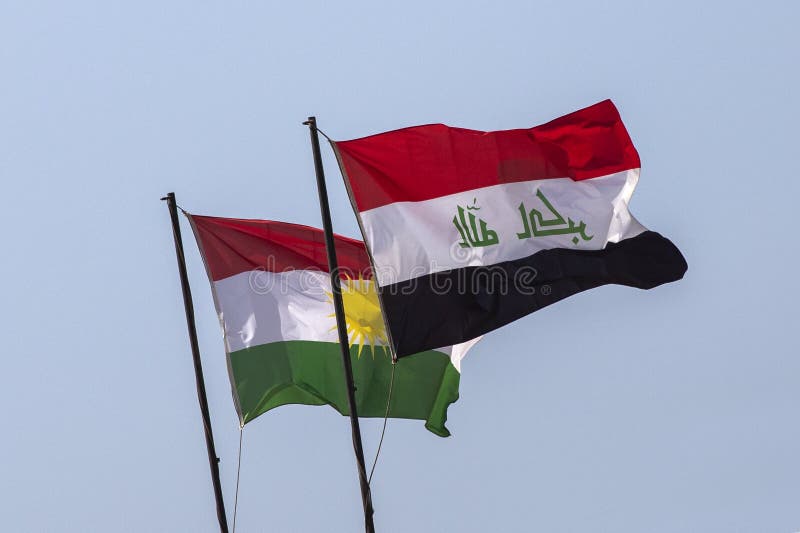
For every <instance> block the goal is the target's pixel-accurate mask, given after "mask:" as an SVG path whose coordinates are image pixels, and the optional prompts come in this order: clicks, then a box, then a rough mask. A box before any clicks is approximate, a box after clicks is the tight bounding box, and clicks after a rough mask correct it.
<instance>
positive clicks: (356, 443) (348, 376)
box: [303, 117, 375, 533]
mask: <svg viewBox="0 0 800 533" xmlns="http://www.w3.org/2000/svg"><path fill="white" fill-rule="evenodd" d="M303 125H307V126H308V131H309V133H310V135H311V150H312V152H313V154H314V170H315V172H316V174H317V192H318V193H319V209H320V212H321V214H322V227H323V229H324V230H325V249H326V250H327V252H328V268H329V269H330V272H331V292H332V293H333V309H334V313H335V314H336V325H337V327H338V330H339V346H340V347H341V349H342V364H343V366H344V379H345V385H346V387H347V404H348V407H349V408H350V430H351V433H352V435H353V450H354V451H355V454H356V461H357V463H358V480H359V482H360V483H361V502H362V503H363V505H364V527H365V529H366V531H367V533H374V532H375V525H374V524H373V521H372V515H373V513H374V511H373V509H372V494H371V493H370V488H369V481H368V479H367V469H366V467H365V466H364V448H363V447H362V445H361V429H360V427H359V424H358V412H357V410H356V396H355V390H356V387H355V384H354V383H353V365H352V363H351V361H350V341H349V337H348V335H347V323H346V321H345V316H344V304H343V303H342V287H341V280H340V279H339V264H338V262H337V260H336V248H335V246H334V240H333V224H332V223H331V210H330V206H329V205H328V190H327V187H326V186H325V170H324V169H323V168H322V155H321V154H320V150H319V135H318V134H317V119H316V117H308V120H307V121H306V122H303Z"/></svg>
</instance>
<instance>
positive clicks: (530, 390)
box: [0, 0, 800, 533]
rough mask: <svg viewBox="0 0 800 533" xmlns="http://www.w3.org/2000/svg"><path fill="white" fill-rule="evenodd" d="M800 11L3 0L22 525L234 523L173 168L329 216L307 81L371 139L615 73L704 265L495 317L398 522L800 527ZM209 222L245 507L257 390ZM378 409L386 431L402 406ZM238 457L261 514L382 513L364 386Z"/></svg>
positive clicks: (407, 426) (4, 364) (408, 479)
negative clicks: (246, 377)
mask: <svg viewBox="0 0 800 533" xmlns="http://www.w3.org/2000/svg"><path fill="white" fill-rule="evenodd" d="M381 4H383V5H381ZM798 21H800V4H798V3H797V2H791V1H786V2H769V1H767V2H740V1H725V2H721V1H719V2H660V3H655V2H638V1H637V2H633V1H630V2H621V1H617V2H596V1H595V2H565V1H540V2H523V1H520V2H465V1H460V2H430V1H428V2H417V1H411V2H402V3H392V4H384V3H375V2H371V3H367V2H361V3H352V2H321V1H320V2H280V3H279V2H205V1H203V2H196V1H193V2H189V1H171V2H164V1H160V2H99V1H98V2H85V1H73V2H55V1H53V2H41V1H34V0H25V1H21V0H20V1H11V0H5V1H4V2H2V3H0V73H1V75H2V82H1V83H0V180H2V181H1V182H0V183H2V192H1V193H0V228H1V229H0V237H1V238H2V240H1V241H0V242H1V243H2V255H1V256H0V257H1V258H2V260H0V279H2V280H3V290H2V292H3V298H2V303H3V305H2V309H0V335H2V339H3V344H2V350H0V424H1V425H0V428H2V429H0V516H1V517H2V526H0V528H1V529H2V530H3V531H14V532H17V531H20V532H27V531H68V532H72V531H75V532H89V531H97V532H112V531H113V532H117V531H131V532H141V531H159V532H160V531H164V532H183V531H186V532H195V531H197V532H201V531H208V532H211V531H214V530H215V528H216V522H215V520H216V519H215V511H214V504H213V496H212V491H211V484H210V476H209V471H208V464H207V462H206V450H205V444H204V441H203V434H202V428H201V424H200V413H199V410H198V407H197V399H196V395H195V389H194V375H193V373H192V363H191V356H190V352H189V346H188V343H187V335H186V325H185V321H184V314H183V304H182V302H181V293H180V287H179V283H178V276H177V270H176V265H175V255H174V251H173V247H172V236H171V233H170V231H171V230H170V225H169V217H168V214H167V209H166V206H165V205H164V203H163V202H160V201H159V198H160V197H161V196H163V195H164V194H165V193H167V192H169V191H175V192H176V194H177V197H178V201H179V203H180V204H181V205H183V206H184V207H185V208H186V209H188V210H190V211H192V212H195V213H198V214H208V215H218V216H231V217H243V218H248V217H250V218H271V219H277V220H286V221H291V222H298V223H304V224H310V225H315V226H319V225H320V218H319V211H318V205H317V198H316V191H315V183H314V176H313V165H312V160H311V154H310V147H309V142H308V131H307V129H306V128H305V127H303V126H301V122H302V121H303V120H304V119H305V118H306V117H307V116H308V115H310V114H315V115H316V116H317V117H318V120H319V124H320V127H321V128H322V129H323V130H324V131H326V132H327V133H328V134H329V135H331V136H332V137H334V138H338V139H347V138H352V137H359V136H363V135H367V134H371V133H376V132H379V131H384V130H388V129H394V128H398V127H403V126H409V125H414V124H420V123H430V122H444V123H446V124H449V125H453V126H461V127H467V128H474V129H482V130H491V129H507V128H520V127H529V126H533V125H536V124H539V123H542V122H546V121H548V120H551V119H553V118H555V117H557V116H560V115H562V114H565V113H568V112H571V111H574V110H576V109H578V108H581V107H584V106H587V105H590V104H593V103H595V102H597V101H599V100H603V99H605V98H612V99H613V100H614V102H615V103H616V104H617V106H618V107H619V109H620V112H621V113H622V116H623V119H624V121H625V123H626V125H627V126H628V129H629V131H630V134H631V136H632V138H633V140H634V143H635V144H636V146H637V147H638V149H639V152H640V155H641V158H642V177H641V180H640V182H639V186H638V189H637V191H636V193H635V195H634V198H633V201H632V204H631V209H632V212H633V213H634V214H635V215H636V216H637V217H638V218H639V220H640V221H642V223H644V224H645V225H647V226H648V227H650V228H651V229H654V230H656V231H659V232H661V233H663V234H664V235H666V236H668V237H669V238H671V239H672V240H673V242H675V243H676V244H677V245H678V247H679V248H680V249H681V250H682V251H683V252H684V254H685V256H686V258H687V260H688V262H689V272H688V273H687V275H686V278H685V279H684V280H683V281H681V282H679V283H675V284H671V285H668V286H663V287H660V288H657V289H655V290H652V291H638V290H635V289H630V288H625V287H604V288H600V289H597V290H593V291H590V292H587V293H583V294H580V295H578V296H575V297H572V298H570V299H568V300H566V301H564V302H562V303H559V304H557V305H554V306H552V307H549V308H547V309H545V310H543V311H540V312H538V313H535V314H534V315H531V316H529V317H526V318H524V319H522V320H519V321H518V322H516V323H514V324H512V325H510V326H507V327H505V328H503V329H502V330H499V331H496V332H494V333H492V334H490V335H488V336H487V337H486V338H485V340H484V341H483V342H481V343H480V344H479V345H478V346H477V347H476V348H475V349H474V350H473V351H472V352H470V354H469V356H468V358H467V359H466V360H465V362H464V365H463V377H462V382H461V399H460V400H459V401H458V402H457V403H456V404H454V405H453V406H452V407H451V408H450V419H449V423H448V426H449V428H450V429H451V431H452V432H453V437H451V438H448V439H441V438H438V437H436V436H434V435H433V434H431V433H429V432H428V431H426V430H425V429H424V427H423V424H422V422H418V421H399V420H391V421H390V423H389V428H388V433H387V436H386V441H385V443H384V448H383V453H382V457H381V461H380V463H379V465H378V468H377V470H376V474H375V479H374V481H373V485H374V486H373V491H374V498H375V507H376V526H377V528H378V531H380V532H381V533H384V532H402V533H405V532H443V531H444V532H449V531H453V532H465V533H466V532H489V531H503V532H517V531H520V532H527V531H542V532H548V533H557V532H575V531H592V532H613V533H622V532H665V533H673V532H703V533H710V532H794V531H797V530H800V482H799V481H800V452H798V450H800V423H798V420H800V417H798V405H800V387H798V384H799V383H800V350H799V349H798V344H799V343H798V329H800V328H799V326H800V323H798V312H797V306H796V299H797V297H798V294H799V293H800V291H798V289H800V282H799V281H798V279H799V277H798V271H797V268H798V267H797V265H798V262H800V254H798V226H797V225H796V224H797V221H798V214H797V211H798V210H797V199H798V195H800V185H798V179H799V178H800V176H798V172H799V171H798V165H797V158H798V154H800V150H798V147H797V143H798V124H800V104H799V103H798V81H800V75H798V71H799V70H800V37H798V33H797V23H798ZM323 148H325V154H324V159H325V164H326V169H327V172H328V182H329V188H330V191H331V202H332V210H333V216H334V225H335V228H336V230H337V231H338V232H340V233H343V234H345V235H349V236H357V235H358V232H357V226H356V222H355V219H354V217H353V215H352V212H351V209H350V206H349V203H348V201H347V199H346V196H345V193H344V188H343V186H342V183H341V178H340V176H339V173H338V169H337V168H336V166H335V162H334V160H333V158H332V156H331V153H330V151H329V150H328V149H327V147H326V146H323ZM183 228H184V237H185V240H186V245H187V260H188V266H189V275H190V279H191V282H192V287H193V290H194V296H195V305H196V310H197V320H198V328H199V334H200V344H201V349H202V356H203V364H204V367H205V373H206V381H207V387H208V394H209V400H210V407H211V413H212V417H213V425H214V431H215V436H216V439H217V447H218V451H219V454H220V456H221V458H222V463H221V469H222V481H223V490H224V493H225V497H226V503H227V506H228V509H229V511H232V510H233V495H234V485H235V476H236V451H237V445H238V426H237V419H236V415H235V411H234V407H233V402H232V400H231V394H230V388H229V382H228V377H227V373H226V368H225V362H224V354H223V344H222V338H221V333H220V330H219V326H218V322H217V319H216V316H215V313H214V309H213V303H212V300H211V294H210V291H209V288H208V282H207V279H206V277H205V273H204V271H203V268H202V265H201V262H200V258H199V255H198V253H197V249H196V246H195V244H194V242H193V239H192V237H191V235H190V234H189V233H188V226H187V225H186V224H185V223H184V226H183ZM362 428H363V435H364V442H365V448H366V454H367V456H368V459H371V458H372V455H373V454H374V451H375V448H376V445H377V440H378V436H379V433H380V421H376V420H366V421H364V422H363V425H362ZM240 490H241V492H240V501H239V517H238V522H239V523H238V530H239V531H240V532H241V533H246V532H251V531H265V532H278V533H281V532H295V531H296V532H316V531H324V532H328V531H335V532H351V531H358V530H359V529H360V527H361V520H362V516H361V503H360V499H359V492H358V481H357V477H356V470H355V460H354V458H353V453H352V448H351V443H350V435H349V424H348V421H347V419H346V418H344V417H342V416H340V415H338V414H337V413H336V412H334V411H333V410H332V409H330V408H325V407H306V406H289V407H284V408H280V409H277V410H275V411H273V412H271V413H268V414H266V415H264V416H262V417H261V418H260V419H258V420H257V421H255V422H253V423H252V424H251V425H249V426H248V427H247V428H246V429H245V433H244V457H243V459H242V479H241V489H240Z"/></svg>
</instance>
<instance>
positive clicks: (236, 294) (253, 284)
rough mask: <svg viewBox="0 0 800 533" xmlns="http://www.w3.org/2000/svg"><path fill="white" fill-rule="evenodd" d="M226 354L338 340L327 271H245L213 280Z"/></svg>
mask: <svg viewBox="0 0 800 533" xmlns="http://www.w3.org/2000/svg"><path fill="white" fill-rule="evenodd" d="M214 288H215V290H216V293H217V300H218V305H219V309H217V312H218V313H219V318H220V321H221V323H222V326H223V329H224V333H225V343H226V345H227V348H228V352H235V351H238V350H242V349H244V348H249V347H251V346H258V345H260V344H267V343H270V342H277V341H292V340H304V341H321V342H336V341H337V339H338V337H337V333H336V329H335V326H336V320H335V319H334V318H333V317H332V316H329V315H332V314H333V304H332V303H330V301H329V299H328V296H327V295H326V294H325V292H326V291H327V292H330V290H331V285H330V278H329V277H328V274H327V273H325V272H318V271H313V270H292V271H288V272H281V273H273V272H264V271H252V272H242V273H241V274H236V275H234V276H231V277H229V278H225V279H223V280H220V281H216V282H214Z"/></svg>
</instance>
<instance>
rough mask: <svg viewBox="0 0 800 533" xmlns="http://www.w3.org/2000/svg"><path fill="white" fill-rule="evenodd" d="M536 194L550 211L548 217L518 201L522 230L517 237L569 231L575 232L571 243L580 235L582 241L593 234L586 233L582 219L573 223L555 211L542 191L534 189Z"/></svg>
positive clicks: (590, 237) (588, 239) (567, 232)
mask: <svg viewBox="0 0 800 533" xmlns="http://www.w3.org/2000/svg"><path fill="white" fill-rule="evenodd" d="M536 196H537V198H539V200H541V201H542V203H543V204H544V206H545V207H546V208H547V210H548V211H549V212H550V218H545V217H544V215H543V214H542V212H541V211H539V210H537V209H531V210H530V211H527V210H526V209H525V203H524V202H520V204H519V208H518V209H519V213H520V216H521V217H522V230H523V231H522V232H521V233H517V238H518V239H529V238H531V237H547V236H550V235H568V234H571V233H575V234H577V235H576V236H575V237H573V238H572V243H573V244H576V245H577V244H578V242H580V241H579V239H578V236H580V238H581V239H583V240H584V241H590V240H592V238H593V237H594V235H586V224H585V223H584V222H583V221H580V223H579V224H577V225H576V224H575V222H574V221H573V220H572V219H571V218H569V217H568V218H567V220H564V217H562V216H561V214H560V213H559V212H558V211H556V209H555V207H553V204H551V203H550V202H549V201H548V200H547V198H546V197H545V195H544V193H542V191H541V190H537V191H536Z"/></svg>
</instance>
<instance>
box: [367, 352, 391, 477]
mask: <svg viewBox="0 0 800 533" xmlns="http://www.w3.org/2000/svg"><path fill="white" fill-rule="evenodd" d="M396 365H397V362H396V361H392V376H391V377H390V378H389V394H388V395H387V397H386V414H385V415H384V417H383V429H382V430H381V440H380V441H379V442H378V451H377V452H375V460H374V461H373V462H372V468H371V469H370V471H369V479H367V484H370V483H372V474H374V473H375V467H376V466H377V465H378V457H380V455H381V446H383V437H384V436H385V435H386V422H387V421H388V420H389V407H390V406H391V405H392V390H393V389H394V369H395V366H396Z"/></svg>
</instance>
